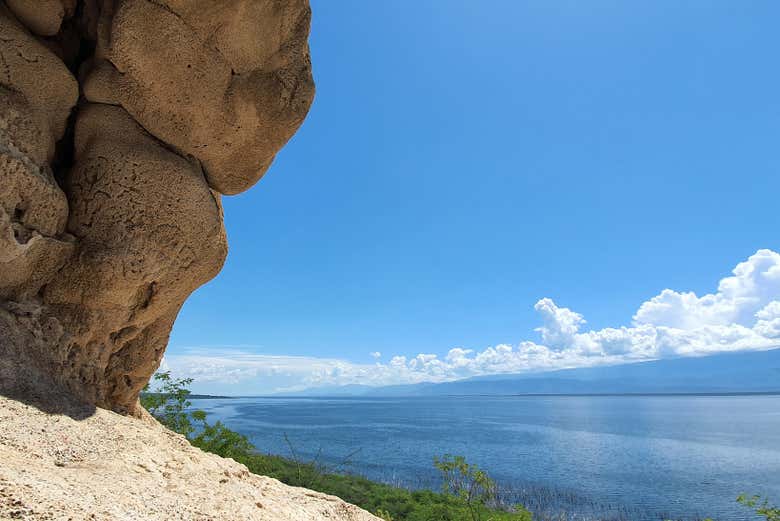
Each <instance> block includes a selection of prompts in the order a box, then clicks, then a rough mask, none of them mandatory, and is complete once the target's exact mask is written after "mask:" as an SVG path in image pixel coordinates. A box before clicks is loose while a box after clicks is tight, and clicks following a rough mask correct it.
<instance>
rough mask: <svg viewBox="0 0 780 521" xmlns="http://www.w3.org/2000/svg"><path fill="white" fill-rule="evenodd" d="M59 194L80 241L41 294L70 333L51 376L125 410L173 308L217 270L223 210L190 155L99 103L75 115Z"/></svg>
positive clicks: (148, 369)
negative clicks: (70, 156)
mask: <svg viewBox="0 0 780 521" xmlns="http://www.w3.org/2000/svg"><path fill="white" fill-rule="evenodd" d="M66 191H67V193H68V196H69V198H70V200H71V201H72V204H71V209H70V217H69V221H68V231H69V232H70V233H72V234H73V235H74V236H75V237H77V238H78V241H79V245H78V251H77V253H76V255H75V256H74V258H73V259H72V260H71V262H69V263H68V264H67V265H66V266H65V267H64V268H63V269H62V271H61V272H60V273H59V275H58V276H57V278H56V279H55V280H53V281H52V283H51V284H50V285H49V286H48V287H47V288H46V293H45V299H44V300H45V302H46V303H47V304H48V305H49V306H50V308H51V309H53V310H54V311H55V314H56V315H57V316H58V317H60V320H61V321H62V323H63V325H64V327H65V328H66V330H68V331H69V332H70V333H71V335H72V341H71V344H70V345H69V346H68V349H67V352H65V353H60V354H59V358H60V359H59V360H57V366H58V367H57V368H56V371H57V372H58V373H59V372H62V374H63V378H64V380H63V382H65V383H66V384H67V385H68V386H69V387H70V388H71V389H72V390H73V391H75V392H76V393H78V395H79V396H82V397H84V398H86V399H87V400H89V401H90V402H92V403H97V404H98V405H100V406H103V407H113V408H114V409H117V410H124V411H128V410H131V409H132V407H133V405H134V404H135V401H136V399H137V397H138V393H139V392H140V390H141V388H142V387H143V386H144V385H145V384H146V382H147V381H148V379H149V377H150V376H151V375H152V373H153V372H154V371H155V370H156V369H157V366H158V365H159V363H160V359H161V358H162V353H163V350H164V349H165V346H166V344H167V340H168V332H169V331H170V328H171V326H172V324H173V319H174V318H175V316H176V313H177V312H178V310H179V307H180V306H181V304H182V303H183V302H184V300H185V299H186V298H187V297H188V296H189V294H190V293H191V292H192V291H193V290H194V289H195V288H197V287H198V286H200V285H201V284H203V283H204V282H206V281H208V280H209V279H211V278H212V277H214V276H215V275H216V274H217V273H218V272H219V270H220V269H221V267H222V264H223V262H224V259H225V256H226V254H227V243H226V240H225V232H224V229H223V226H222V209H221V206H220V204H219V200H218V196H217V195H215V194H214V193H213V192H212V191H211V190H210V189H209V187H208V185H207V184H206V180H205V178H204V177H203V173H202V172H201V170H200V166H199V165H198V164H197V162H194V161H191V160H187V159H185V158H183V157H181V156H179V155H178V154H175V153H173V152H171V151H170V150H168V149H167V148H165V147H164V146H162V145H161V144H160V143H159V142H158V141H157V140H155V139H154V138H152V137H151V136H149V135H148V134H147V133H146V132H145V131H144V130H143V129H141V128H140V127H139V126H138V124H137V123H135V121H133V120H132V118H130V116H129V115H128V114H127V113H126V112H125V111H124V110H123V109H122V108H120V107H112V106H108V105H87V106H85V107H83V108H82V109H81V110H80V112H79V115H78V122H77V124H76V140H75V166H74V168H73V169H72V170H71V172H70V173H69V175H68V177H67V180H66Z"/></svg>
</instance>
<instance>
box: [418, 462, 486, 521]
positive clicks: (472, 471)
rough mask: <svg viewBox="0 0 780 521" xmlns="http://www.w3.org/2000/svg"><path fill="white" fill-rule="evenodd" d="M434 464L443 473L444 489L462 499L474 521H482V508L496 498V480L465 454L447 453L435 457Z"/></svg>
mask: <svg viewBox="0 0 780 521" xmlns="http://www.w3.org/2000/svg"><path fill="white" fill-rule="evenodd" d="M433 464H434V465H435V466H436V468H437V469H438V470H439V472H441V474H442V478H443V480H444V485H443V486H444V491H445V492H446V493H448V494H452V495H454V496H456V497H458V498H460V499H462V500H463V502H464V503H465V504H466V507H467V508H468V511H469V514H471V519H472V521H480V519H481V510H482V508H484V507H485V506H486V504H487V503H488V502H489V501H492V500H494V499H495V498H496V482H495V481H493V480H492V479H490V477H489V476H488V475H487V473H486V472H485V471H483V470H481V469H480V468H479V467H477V466H476V465H471V464H469V463H467V462H466V458H464V457H463V456H452V455H450V454H446V455H445V456H444V457H442V458H438V457H437V458H434V459H433Z"/></svg>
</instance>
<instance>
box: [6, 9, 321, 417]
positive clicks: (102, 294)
mask: <svg viewBox="0 0 780 521" xmlns="http://www.w3.org/2000/svg"><path fill="white" fill-rule="evenodd" d="M7 6H8V7H6V4H3V3H0V333H2V334H0V359H1V360H0V361H1V362H2V364H3V367H4V369H3V374H5V375H6V376H7V380H8V381H7V382H2V381H0V389H2V388H3V387H5V388H22V387H24V384H25V382H24V380H23V379H22V378H21V377H20V376H19V375H23V374H28V371H27V368H29V370H30V371H33V372H34V373H35V375H38V376H34V377H33V376H31V377H30V378H37V377H42V378H45V379H48V380H50V381H51V382H53V383H57V384H59V385H60V386H61V387H62V388H64V389H67V390H68V391H69V392H71V393H73V394H75V395H76V396H78V397H80V398H81V399H83V400H86V401H88V402H89V403H93V404H97V405H98V406H101V407H106V408H111V409H113V410H116V411H121V412H126V413H134V412H137V411H136V402H137V397H138V393H139V392H140V390H141V388H142V387H143V386H144V385H145V383H146V382H147V381H148V379H149V377H150V376H151V374H152V373H153V372H154V371H155V370H156V369H157V366H158V364H159V363H160V360H161V358H162V355H163V352H164V349H165V346H166V344H167V342H168V335H169V332H170V329H171V327H172V324H173V321H174V320H175V318H176V315H177V313H178V311H179V308H180V307H181V305H182V303H183V302H184V300H185V299H186V298H187V297H188V296H189V294H190V293H191V292H192V291H193V290H194V289H195V288H197V287H198V286H200V285H201V284H203V283H204V282H206V281H208V280H209V279H211V278H212V277H214V276H215V275H216V274H217V273H218V272H219V270H220V269H221V267H222V264H223V262H224V259H225V255H226V251H227V246H226V239H225V232H224V229H223V225H222V221H223V219H222V208H221V205H220V195H219V194H218V193H217V192H222V193H236V192H239V191H241V190H245V189H246V188H248V187H249V186H251V185H252V184H253V183H254V182H255V181H256V180H257V179H259V177H260V176H261V175H262V174H263V172H264V171H265V170H266V168H267V167H268V165H270V163H271V161H272V159H273V157H274V155H275V154H276V152H277V151H278V150H279V149H280V148H281V147H282V146H283V145H284V144H285V143H286V141H287V140H288V139H289V138H290V136H292V134H293V133H294V132H295V131H296V129H297V128H298V126H299V125H300V123H301V122H302V120H303V118H304V116H305V115H306V112H307V110H308V108H309V105H310V103H311V100H312V96H313V93H314V87H313V83H312V79H311V64H310V61H309V53H308V44H307V37H308V30H309V19H310V10H309V6H308V2H307V1H306V0H289V1H280V0H225V1H223V2H214V1H213V0H85V1H84V2H83V3H80V4H79V9H78V10H77V11H76V10H75V2H74V1H73V0H44V1H41V2H30V1H26V0H12V1H9V2H7ZM9 8H10V10H9ZM11 10H12V11H13V14H12V12H11ZM72 16H74V17H75V18H74V19H72V20H69V21H68V22H67V23H66V24H63V23H62V21H63V20H65V19H67V18H69V17H72ZM19 20H21V22H22V23H23V24H25V25H26V27H25V26H23V25H22V23H20V22H19ZM30 30H31V31H33V32H36V33H38V34H41V35H54V36H53V37H52V38H48V39H46V40H45V41H46V43H47V45H49V47H50V48H51V49H54V51H56V52H57V53H58V55H59V56H63V57H64V59H67V60H68V63H69V65H70V66H71V67H72V68H73V69H74V70H75V69H76V68H79V69H80V70H81V71H82V74H81V78H82V80H83V81H82V90H83V93H84V94H85V97H86V100H83V99H82V102H81V103H80V105H79V106H78V107H77V111H78V112H77V114H76V115H75V116H72V115H71V111H72V109H73V108H74V105H75V104H76V101H77V99H78V93H79V89H78V84H77V83H76V81H75V79H74V78H73V76H72V75H71V73H70V72H69V69H68V67H66V66H65V64H64V63H63V62H62V61H61V59H60V58H58V55H55V54H54V53H53V52H52V50H50V48H49V47H47V46H45V45H44V44H43V43H42V41H44V40H39V39H38V38H37V37H35V36H33V35H32V34H30ZM74 38H75V41H74ZM93 40H94V42H93ZM92 43H94V44H95V46H94V48H95V54H94V56H84V53H85V51H89V50H90V49H92V48H93V45H92ZM53 170H54V171H53ZM60 185H62V187H64V192H63V190H62V189H61V188H60ZM30 374H32V373H30ZM12 380H13V381H12Z"/></svg>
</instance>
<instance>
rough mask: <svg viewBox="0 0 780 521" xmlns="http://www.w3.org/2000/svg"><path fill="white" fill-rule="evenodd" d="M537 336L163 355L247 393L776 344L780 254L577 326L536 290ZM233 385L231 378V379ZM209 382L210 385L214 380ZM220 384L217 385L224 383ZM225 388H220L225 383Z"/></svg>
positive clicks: (577, 319)
mask: <svg viewBox="0 0 780 521" xmlns="http://www.w3.org/2000/svg"><path fill="white" fill-rule="evenodd" d="M534 309H535V310H536V312H537V313H538V315H539V317H540V319H541V326H540V327H538V328H537V329H536V331H537V332H538V333H539V337H540V338H539V339H538V341H537V340H527V341H524V342H521V343H519V344H518V345H516V346H512V345H509V344H500V345H497V346H493V347H488V348H486V349H484V350H482V351H475V350H473V349H467V348H464V347H454V348H453V349H450V351H449V352H448V353H447V354H446V355H445V356H443V357H439V356H437V355H436V354H431V353H420V354H417V355H413V356H408V355H395V356H392V357H391V358H390V361H389V362H387V363H382V362H380V358H381V357H382V355H381V353H379V352H378V351H375V352H372V353H370V354H371V356H372V358H374V359H375V361H376V362H375V363H373V364H357V363H352V362H349V361H345V360H338V359H324V358H314V357H294V356H272V355H257V354H251V353H248V352H245V351H240V350H233V351H221V352H209V351H203V350H201V351H194V352H189V353H187V354H183V355H181V354H179V355H168V356H166V360H165V364H166V367H167V368H170V369H171V370H172V371H174V373H176V374H178V375H181V376H190V377H192V378H194V379H195V380H196V383H197V384H201V383H202V384H203V385H204V386H212V387H213V386H216V387H219V386H222V387H229V388H231V389H234V390H233V392H234V393H235V394H240V392H239V391H236V390H235V389H236V388H239V387H245V388H246V389H247V391H246V392H245V394H250V393H260V392H285V391H287V392H289V391H295V390H301V389H305V388H311V387H321V386H334V385H346V384H362V385H372V386H379V385H392V384H403V383H419V382H443V381H450V380H456V379H459V378H465V377H470V376H480V375H489V374H500V373H519V372H528V371H543V370H554V369H564V368H572V367H586V366H593V365H604V364H617V363H626V362H636V361H642V360H652V359H660V358H669V357H679V356H704V355H708V354H714V353H723V352H729V351H744V350H763V349H772V348H776V347H780V254H778V253H776V252H774V251H771V250H766V249H765V250H759V251H757V252H756V253H755V254H754V255H752V256H750V257H749V258H748V259H747V260H745V261H744V262H741V263H739V264H737V266H736V267H735V268H734V270H733V275H732V276H730V277H726V278H724V279H722V280H721V281H720V283H719V284H718V286H717V291H715V292H714V293H708V294H705V295H701V296H698V295H696V294H695V293H693V292H678V291H675V290H671V289H665V290H663V291H662V292H661V293H660V294H658V295H656V296H654V297H652V298H651V299H649V300H648V301H646V302H644V303H642V304H641V305H640V306H639V308H638V310H637V312H636V313H635V314H634V317H633V321H632V323H631V324H630V325H625V326H619V327H610V328H604V329H600V330H585V325H586V321H585V318H584V316H583V315H582V314H580V313H578V312H575V311H573V310H571V309H569V308H566V307H562V306H559V305H558V304H556V303H555V302H554V301H553V300H552V299H549V298H542V299H540V300H539V301H538V302H537V303H536V305H535V306H534ZM230 386H233V387H230ZM212 387H209V388H212ZM222 387H220V388H222ZM223 392H228V391H223Z"/></svg>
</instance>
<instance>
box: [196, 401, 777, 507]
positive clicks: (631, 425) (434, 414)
mask: <svg viewBox="0 0 780 521" xmlns="http://www.w3.org/2000/svg"><path fill="white" fill-rule="evenodd" d="M193 405H194V407H196V408H200V409H203V410H205V411H207V412H208V413H209V415H210V416H209V417H210V418H211V419H212V420H217V419H219V420H222V421H223V422H224V423H226V424H227V425H228V426H229V427H231V428H233V429H235V430H237V431H239V432H241V433H243V434H245V435H247V436H248V437H249V438H250V440H251V441H252V442H253V443H254V444H255V445H256V446H257V447H258V448H259V449H260V450H261V451H263V452H267V453H272V454H280V455H285V456H290V454H291V449H290V446H289V444H288V443H287V441H285V434H286V435H287V438H288V439H289V440H290V444H291V445H292V446H293V448H294V450H295V451H296V453H297V454H298V456H299V457H300V458H301V459H314V458H315V457H318V454H319V458H320V461H321V462H323V463H325V464H326V465H328V466H329V467H330V468H333V469H337V470H341V471H346V472H352V473H356V474H361V475H365V476H367V477H370V478H372V479H378V480H382V481H385V482H390V483H394V484H400V485H404V486H410V487H436V486H438V484H439V483H438V481H437V477H436V474H435V471H434V470H433V467H432V460H433V458H434V456H436V455H441V454H445V453H451V454H460V455H464V456H466V457H467V459H468V460H469V461H471V462H474V463H476V464H478V465H479V466H480V467H482V468H484V469H487V470H488V471H489V473H490V474H491V476H493V477H494V478H495V479H496V480H497V481H498V482H499V483H500V484H501V485H502V487H503V488H504V489H506V490H507V493H510V494H511V493H514V494H515V496H514V497H515V498H516V499H517V500H518V501H521V502H523V503H524V504H527V505H529V506H530V507H531V508H532V510H534V511H535V512H536V513H537V514H538V516H537V517H539V518H547V517H548V518H552V517H553V516H554V515H557V514H559V513H560V512H566V513H568V515H569V518H570V519H632V520H635V521H651V520H658V519H663V518H673V519H686V520H692V519H698V518H699V517H704V516H705V515H706V516H713V517H715V518H717V519H718V520H719V521H737V520H743V519H754V518H753V517H752V516H750V515H749V514H748V513H747V512H746V510H745V509H744V508H742V507H740V506H739V505H737V504H736V503H735V501H734V499H735V497H736V496H737V495H738V494H740V493H742V492H749V493H751V494H762V495H764V496H767V497H769V498H770V499H773V500H774V502H775V503H780V396H554V397H553V396H506V397H436V398H238V399H210V400H193ZM355 451H357V452H355ZM350 454H352V455H351V457H350V458H349V459H348V461H345V458H346V456H348V455H350Z"/></svg>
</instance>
